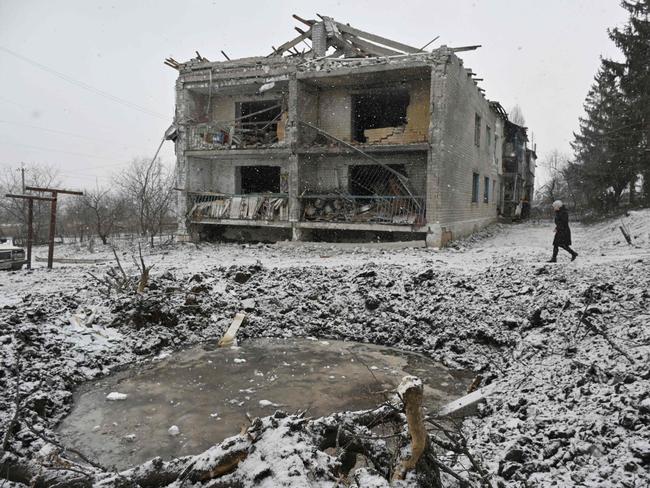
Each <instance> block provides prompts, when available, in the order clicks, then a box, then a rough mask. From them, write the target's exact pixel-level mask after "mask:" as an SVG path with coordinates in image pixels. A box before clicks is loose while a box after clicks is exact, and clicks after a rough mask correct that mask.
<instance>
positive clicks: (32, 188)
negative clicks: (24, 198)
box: [25, 186, 83, 269]
mask: <svg viewBox="0 0 650 488" xmlns="http://www.w3.org/2000/svg"><path fill="white" fill-rule="evenodd" d="M25 190H29V191H36V192H49V193H51V194H52V198H51V200H50V201H51V202H52V207H51V211H50V229H49V230H50V232H49V234H50V235H49V247H48V249H47V267H48V269H52V263H53V262H54V233H55V231H56V203H57V199H58V195H59V193H61V194H65V195H77V196H82V195H83V192H82V191H71V190H61V189H58V188H40V187H37V186H26V187H25Z"/></svg>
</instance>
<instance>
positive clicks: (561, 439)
mask: <svg viewBox="0 0 650 488" xmlns="http://www.w3.org/2000/svg"><path fill="white" fill-rule="evenodd" d="M450 252H453V251H450ZM648 276H650V265H649V263H648V261H647V260H644V259H639V260H637V261H628V262H627V263H626V264H624V265H622V264H620V263H610V264H599V265H597V266H587V267H582V268H572V267H570V266H557V265H556V266H553V265H546V264H536V265H526V264H525V263H521V264H518V263H511V264H508V265H506V266H494V267H488V268H487V269H482V270H477V271H472V270H469V271H467V272H461V271H453V270H450V269H449V268H448V267H444V266H440V265H436V264H431V265H430V266H427V267H426V268H424V269H417V268H415V267H404V266H399V265H394V264H373V263H371V262H368V263H366V264H365V265H363V266H358V267H328V268H326V267H318V266H308V267H297V266H296V267H286V268H267V267H264V266H262V265H261V264H259V263H258V264H254V265H250V266H218V267H212V268H206V269H205V270H204V271H201V272H199V273H189V274H183V273H181V272H178V271H176V272H174V273H172V272H164V273H162V274H158V275H155V274H154V275H152V277H151V281H150V284H149V288H148V290H146V292H145V293H144V294H142V295H138V294H121V295H116V294H112V295H111V296H110V297H106V296H105V295H104V294H103V293H100V292H99V291H98V290H97V289H96V287H94V286H93V285H92V284H91V283H90V282H89V281H86V280H78V282H77V283H76V293H74V294H71V293H69V291H56V290H52V291H50V292H38V291H36V290H35V291H34V292H33V293H31V294H29V295H26V296H25V297H24V298H23V302H22V303H21V304H18V305H5V306H4V307H3V308H2V309H0V344H2V348H1V349H0V412H1V413H0V425H1V426H2V432H0V434H1V435H0V438H2V439H5V438H6V439H7V442H6V451H7V452H6V453H5V454H4V455H3V456H4V457H3V458H2V459H3V460H4V461H1V462H6V460H7V456H14V457H15V456H18V457H20V458H21V459H24V460H36V459H43V456H44V455H45V454H47V453H44V451H43V450H44V449H45V448H44V446H46V445H48V446H50V448H51V447H52V444H51V443H46V442H45V441H44V439H49V440H51V441H54V442H56V434H55V433H54V432H52V429H53V427H54V426H55V425H56V423H57V422H58V421H59V420H60V419H61V418H62V416H64V415H65V414H66V413H67V412H68V411H69V408H70V405H71V401H72V390H73V389H74V388H75V386H76V385H78V384H80V383H81V382H83V381H85V380H88V379H91V378H96V377H99V376H102V375H106V374H108V373H109V372H110V371H111V368H115V367H120V366H124V365H127V364H129V363H133V362H136V361H144V360H150V358H152V356H153V355H156V354H158V353H160V352H162V351H165V350H170V349H176V348H181V347H184V346H186V345H188V344H192V343H196V342H200V341H205V340H211V341H216V340H218V338H219V337H220V336H221V335H222V334H223V332H224V331H225V330H226V329H227V327H228V325H229V324H230V322H231V320H232V318H233V316H234V315H235V313H237V312H240V311H242V310H244V311H246V313H247V315H248V321H247V323H246V325H245V326H243V327H242V328H241V329H240V331H239V334H238V339H239V340H240V342H242V343H245V340H246V338H248V337H260V336H270V337H285V338H289V337H295V336H317V337H319V338H325V339H326V338H331V339H344V340H351V341H360V342H371V343H375V344H380V345H387V346H394V347H398V348H401V349H405V350H411V351H417V352H421V353H424V354H426V355H427V356H429V357H431V358H432V359H434V360H438V361H441V362H443V363H444V364H446V365H448V366H450V367H452V368H464V369H472V370H474V371H476V373H477V375H479V376H480V386H484V385H487V384H490V383H496V384H497V385H498V388H497V389H496V393H494V394H493V395H492V396H491V397H489V398H488V401H487V403H486V405H484V406H483V407H481V409H480V412H479V416H478V417H474V418H467V419H466V420H465V422H464V428H463V431H464V433H465V435H466V436H467V437H468V445H469V447H470V449H471V450H472V452H474V453H475V454H476V456H477V457H478V458H479V459H481V460H482V462H483V463H484V465H485V466H486V467H487V468H488V470H489V472H490V474H491V476H492V479H493V480H494V481H495V482H497V483H498V484H500V485H502V486H523V483H525V482H526V480H528V482H529V483H533V484H534V485H535V486H567V485H570V486H571V485H581V486H603V485H610V486H626V485H627V486H643V485H644V484H647V483H648V482H649V481H650V444H649V443H648V439H649V438H650V366H649V365H650V327H649V325H648V324H649V323H650V320H649V319H650V312H648V310H650V306H649V302H650V289H649V286H648ZM475 383H476V382H475ZM16 385H18V386H19V392H20V393H19V395H16ZM16 406H18V409H19V415H14V412H15V411H16ZM265 422H267V420H265ZM7 430H9V435H7ZM216 441H217V440H215V442H216ZM278 442H281V441H278ZM287 442H293V441H292V440H291V439H287ZM46 450H47V449H46ZM50 454H51V453H50ZM46 457H47V456H46ZM1 462H0V463H1ZM0 471H1V470H0ZM312 475H313V473H312ZM323 476H324V477H325V474H324V472H323ZM368 476H370V475H368ZM323 479H325V478H323ZM258 485H259V486H265V485H264V484H263V481H260V482H259V483H258ZM214 486H216V485H214ZM219 486H221V485H219ZM224 486H228V485H224ZM233 486H234V485H233ZM247 486H249V485H247ZM250 486H257V485H255V483H252V484H251V485H250ZM277 486H282V485H277ZM287 486H288V485H287ZM323 486H325V485H323ZM327 486H329V485H327ZM332 486H334V485H332ZM378 486H381V485H378ZM413 486H417V485H413Z"/></svg>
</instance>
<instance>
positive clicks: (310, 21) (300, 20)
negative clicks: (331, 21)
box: [292, 14, 316, 27]
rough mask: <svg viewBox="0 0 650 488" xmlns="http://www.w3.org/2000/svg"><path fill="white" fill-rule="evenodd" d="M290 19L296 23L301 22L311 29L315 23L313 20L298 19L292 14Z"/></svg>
mask: <svg viewBox="0 0 650 488" xmlns="http://www.w3.org/2000/svg"><path fill="white" fill-rule="evenodd" d="M292 17H293V18H294V19H296V20H297V21H298V22H302V23H303V24H305V25H308V26H309V27H311V26H312V25H314V24H315V23H316V21H315V20H309V19H303V18H302V17H299V16H298V15H296V14H293V15H292Z"/></svg>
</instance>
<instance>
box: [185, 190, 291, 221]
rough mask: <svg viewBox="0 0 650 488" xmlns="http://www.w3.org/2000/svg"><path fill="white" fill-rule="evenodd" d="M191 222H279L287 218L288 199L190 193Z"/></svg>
mask: <svg viewBox="0 0 650 488" xmlns="http://www.w3.org/2000/svg"><path fill="white" fill-rule="evenodd" d="M190 197H193V198H194V204H193V205H192V207H191V210H190V212H189V216H190V218H191V220H193V221H200V220H209V219H233V220H276V221H277V220H279V221H286V220H288V218H289V207H288V199H287V197H286V196H277V195H221V194H209V193H191V194H190Z"/></svg>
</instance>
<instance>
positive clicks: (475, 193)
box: [472, 172, 481, 203]
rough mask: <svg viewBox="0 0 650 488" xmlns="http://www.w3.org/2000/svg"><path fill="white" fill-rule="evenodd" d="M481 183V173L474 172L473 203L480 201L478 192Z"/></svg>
mask: <svg viewBox="0 0 650 488" xmlns="http://www.w3.org/2000/svg"><path fill="white" fill-rule="evenodd" d="M480 185H481V175H480V174H478V173H476V172H472V203H478V194H479V190H480V188H479V187H480Z"/></svg>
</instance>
